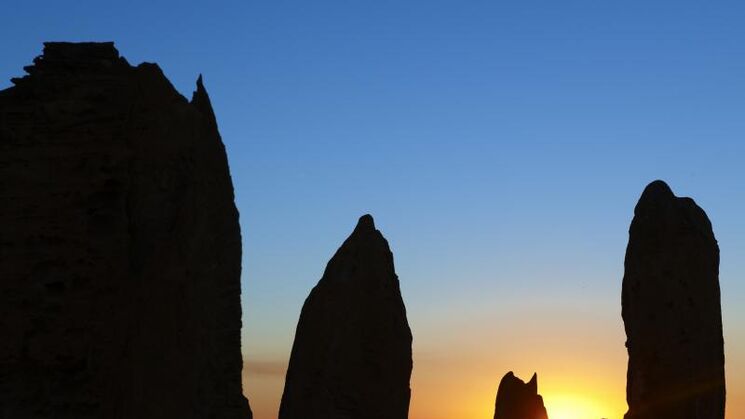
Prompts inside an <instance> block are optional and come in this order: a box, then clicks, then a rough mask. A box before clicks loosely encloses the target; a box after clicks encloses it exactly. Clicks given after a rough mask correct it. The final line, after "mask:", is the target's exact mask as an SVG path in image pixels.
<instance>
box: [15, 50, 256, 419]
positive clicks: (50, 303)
mask: <svg viewBox="0 0 745 419" xmlns="http://www.w3.org/2000/svg"><path fill="white" fill-rule="evenodd" d="M26 71H27V72H28V75H27V76H24V77H22V78H19V79H14V80H13V81H14V84H15V86H13V87H10V88H8V89H5V90H2V91H0V179H2V185H0V189H2V194H3V197H4V198H7V199H0V236H2V241H3V243H2V244H0V247H1V249H0V312H1V315H0V339H2V344H0V377H2V379H0V417H3V418H5V417H7V418H32V417H33V418H37V419H52V418H61V417H65V418H75V419H98V418H138V419H161V418H180V419H215V418H220V419H248V418H250V417H251V411H250V409H249V407H248V403H247V401H246V399H245V397H244V396H243V395H242V391H241V378H242V377H241V368H242V358H241V350H240V346H241V337H240V332H241V305H240V294H241V286H240V270H241V234H240V227H239V224H238V212H237V209H236V207H235V204H234V200H233V186H232V181H231V178H230V172H229V168H228V164H227V156H226V154H225V150H224V147H223V144H222V141H221V140H220V135H219V132H218V130H217V126H216V125H215V124H214V123H213V119H209V118H208V117H206V116H205V112H204V109H206V108H205V106H204V104H208V103H209V101H208V98H207V95H206V91H204V88H203V86H201V88H200V86H198V90H200V89H201V94H200V95H201V96H200V97H201V99H200V100H201V101H202V102H201V103H202V106H201V109H200V108H198V107H197V106H195V105H193V104H190V103H189V102H187V101H186V99H185V98H184V97H183V96H181V95H180V94H179V93H178V92H176V90H175V89H174V88H173V86H172V85H171V83H170V82H169V81H168V79H167V78H166V77H165V75H164V74H163V72H162V71H160V69H159V68H158V67H157V66H156V65H154V64H141V65H138V66H137V67H132V66H130V65H129V64H128V63H127V62H126V60H124V58H122V57H120V56H119V52H118V51H117V50H116V48H114V44H113V43H111V42H105V43H68V42H51V43H46V44H45V46H44V53H43V55H41V56H39V57H37V58H36V59H34V65H32V66H28V67H26ZM200 84H201V83H200ZM197 102H199V101H197ZM209 114H210V115H211V109H210V111H209ZM207 116H209V115H207Z"/></svg>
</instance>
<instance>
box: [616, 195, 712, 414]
mask: <svg viewBox="0 0 745 419" xmlns="http://www.w3.org/2000/svg"><path fill="white" fill-rule="evenodd" d="M629 236H630V237H629V244H628V247H627V249H626V260H625V263H624V267H625V274H624V277H623V295H622V306H623V313H622V314H623V320H624V324H625V327H626V336H627V341H626V346H627V348H628V352H629V366H628V377H627V379H628V381H627V386H626V398H627V402H628V405H629V411H628V413H626V416H625V417H626V419H652V418H655V419H659V418H675V419H721V418H723V417H724V402H725V383H724V343H723V338H722V316H721V308H720V298H719V248H718V246H717V241H716V239H715V238H714V233H713V232H712V228H711V223H710V222H709V219H708V217H707V216H706V213H704V211H703V210H702V209H701V208H699V207H698V205H696V203H695V202H694V201H693V200H692V199H690V198H678V197H676V196H675V195H673V193H672V191H671V190H670V188H669V187H668V186H667V185H666V184H665V183H664V182H662V181H659V180H658V181H655V182H652V183H651V184H649V186H647V188H646V189H645V190H644V193H642V196H641V198H640V199H639V203H638V204H637V205H636V208H635V209H634V220H633V221H632V222H631V228H630V231H629Z"/></svg>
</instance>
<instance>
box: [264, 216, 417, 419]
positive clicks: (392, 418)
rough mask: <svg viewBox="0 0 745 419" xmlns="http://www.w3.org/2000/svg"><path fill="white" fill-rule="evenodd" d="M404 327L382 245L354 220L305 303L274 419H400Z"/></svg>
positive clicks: (405, 391)
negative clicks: (277, 416)
mask: <svg viewBox="0 0 745 419" xmlns="http://www.w3.org/2000/svg"><path fill="white" fill-rule="evenodd" d="M411 340H412V338H411V330H410V329H409V325H408V322H407V320H406V309H405V308H404V303H403V299H402V298H401V292H400V290H399V282H398V277H397V276H396V273H395V271H394V267H393V255H392V254H391V251H390V250H389V248H388V242H387V241H386V240H385V238H383V236H382V235H381V234H380V232H379V231H378V230H376V229H375V224H374V222H373V218H372V217H371V216H369V215H365V216H363V217H362V218H360V220H359V223H358V224H357V227H356V228H355V229H354V232H353V233H352V235H351V236H349V238H348V239H347V240H346V241H345V242H344V244H343V245H342V246H341V248H339V250H338V251H337V252H336V254H335V255H334V257H333V258H332V259H331V261H329V263H328V265H327V266H326V271H325V272H324V274H323V277H322V278H321V280H320V281H319V282H318V284H317V285H316V286H315V287H314V288H313V290H312V291H311V293H310V295H309V296H308V298H307V299H306V300H305V304H304V305H303V309H302V312H301V314H300V320H299V322H298V326H297V331H296V334H295V342H294V344H293V347H292V355H291V358H290V364H289V367H288V370H287V379H286V381H285V389H284V394H283V395H282V403H281V406H280V411H279V418H280V419H336V418H345V419H406V418H407V416H408V410H409V398H410V389H409V378H410V376H411V369H412V360H411Z"/></svg>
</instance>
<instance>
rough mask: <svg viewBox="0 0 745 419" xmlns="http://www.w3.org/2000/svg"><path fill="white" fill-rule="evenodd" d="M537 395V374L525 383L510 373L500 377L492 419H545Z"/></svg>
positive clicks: (544, 409)
mask: <svg viewBox="0 0 745 419" xmlns="http://www.w3.org/2000/svg"><path fill="white" fill-rule="evenodd" d="M547 418H548V415H547V413H546V407H545V406H544V405H543V397H541V396H540V395H539V394H538V374H537V373H534V374H533V377H532V378H531V379H530V381H529V382H527V383H525V382H523V381H522V380H521V379H519V378H517V377H516V376H515V374H514V373H513V372H512V371H510V372H508V373H507V374H505V375H504V377H502V381H500V382H499V389H498V390H497V399H496V402H495V405H494V419H547Z"/></svg>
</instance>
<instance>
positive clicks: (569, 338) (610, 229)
mask: <svg viewBox="0 0 745 419" xmlns="http://www.w3.org/2000/svg"><path fill="white" fill-rule="evenodd" d="M64 3H67V4H64ZM743 22H745V5H743V3H742V2H735V1H732V2H729V1H717V2H704V1H683V0H678V1H649V0H647V1H625V2H620V1H617V2H600V1H597V0H587V1H541V2H539V1H531V0H520V1H463V0H461V1H437V0H427V1H424V0H422V1H403V0H397V1H388V0H375V1H363V0H344V1H307V0H305V1H293V2H289V1H281V0H272V1H230V2H199V3H194V2H184V1H178V2H176V1H161V0H149V1H141V0H136V1H128V2H119V3H112V4H106V2H101V1H90V0H85V1H80V0H79V1H75V2H71V1H69V2H63V1H48V0H45V1H36V2H21V1H16V2H14V3H13V4H12V8H10V7H5V13H4V19H3V25H0V46H1V48H0V50H1V51H2V59H0V79H1V80H2V81H0V87H2V88H4V87H7V86H9V85H10V83H9V81H8V80H9V79H10V77H14V76H18V75H21V74H22V67H23V66H24V65H27V64H29V63H30V62H31V60H32V59H33V57H34V56H35V55H38V54H40V52H41V48H42V45H41V43H42V41H47V40H72V41H85V40H99V41H108V40H113V41H115V42H116V44H117V47H118V49H119V51H120V52H121V53H122V55H124V56H125V57H127V59H128V60H129V61H130V62H131V63H135V64H136V63H140V62H142V61H150V62H158V63H159V64H160V66H161V68H163V70H164V72H165V73H166V75H167V76H168V77H169V78H170V79H171V81H172V82H173V84H174V86H175V87H176V88H177V89H178V90H179V91H181V92H182V93H183V94H184V95H186V96H187V97H190V95H191V91H192V90H193V89H194V81H195V80H196V78H197V75H198V74H199V73H203V74H204V78H205V84H206V86H207V89H208V91H209V93H210V95H211V98H212V102H213V105H214V108H215V111H216V113H217V118H218V122H219V124H220V129H221V132H222V135H223V139H224V142H225V144H226V147H227V149H228V153H229V159H230V164H231V170H232V174H233V181H234V183H235V189H236V199H237V204H238V208H239V210H240V212H241V225H242V228H243V237H244V260H243V263H244V269H243V279H242V281H243V302H244V319H243V321H244V329H243V352H244V357H245V359H246V362H247V364H246V365H247V368H246V371H245V377H246V378H245V391H246V393H247V394H248V396H249V398H250V401H251V405H252V407H253V409H254V411H255V413H256V416H255V417H256V419H272V418H275V417H276V412H277V406H278V400H279V397H280V395H281V390H282V385H283V381H284V372H285V368H286V364H287V360H288V356H289V352H290V348H291V344H292V339H293V335H294V330H295V325H296V322H297V319H298V316H299V312H300V308H301V306H302V303H303V301H304V299H305V297H306V296H307V294H308V292H309V291H310V289H311V288H312V287H313V285H315V283H316V282H317V281H318V279H319V278H320V277H321V274H322V272H323V269H324V267H325V264H326V262H327V261H328V259H329V258H330V257H331V256H332V254H333V252H334V251H335V250H336V248H337V247H338V246H339V245H340V244H341V242H342V241H343V240H344V239H345V238H346V237H347V235H348V234H349V233H350V232H351V231H352V228H353V227H354V224H355V222H356V220H357V218H358V217H359V216H360V215H362V214H364V213H368V212H369V213H372V214H373V215H374V216H375V219H376V223H377V226H378V228H379V229H380V230H381V231H382V232H383V234H384V235H385V236H386V237H387V238H388V240H389V242H390V244H391V247H392V250H393V253H394V256H395V261H396V269H397V272H398V274H399V277H400V280H401V288H402V292H403V296H404V300H405V302H406V305H407V310H408V316H409V322H410V324H411V328H412V331H413V334H414V371H413V376H412V382H411V383H412V402H411V414H410V418H411V419H486V418H491V416H492V414H493V403H494V396H495V391H496V388H497V385H498V383H499V380H500V378H501V377H502V376H503V375H504V374H505V373H506V372H507V371H509V370H514V371H515V373H516V374H517V375H518V376H520V377H522V378H524V379H529V378H530V375H531V374H532V373H533V372H534V371H537V372H538V376H539V391H540V392H541V393H542V394H543V395H544V398H545V401H546V404H547V407H548V410H549V416H550V418H551V419H569V418H573V419H598V418H600V417H601V416H605V417H608V418H612V419H620V418H621V417H622V415H623V413H624V411H625V409H626V404H625V394H624V392H625V378H626V377H625V372H626V360H627V358H626V352H625V348H624V340H625V336H624V332H623V324H622V320H621V314H620V313H621V307H620V288H621V278H622V276H623V257H624V251H625V246H626V242H627V239H628V235H627V230H628V225H629V223H630V221H631V217H632V215H633V208H634V205H635V203H636V200H637V199H638V197H639V195H640V194H641V191H642V189H643V188H644V186H645V185H646V184H647V183H648V182H650V181H652V180H654V179H657V178H661V179H664V180H666V181H667V182H668V183H669V184H670V186H671V187H672V189H673V190H674V191H675V193H676V194H678V195H681V196H682V195H686V196H691V197H693V198H694V199H695V200H696V201H697V202H698V203H699V205H701V206H702V207H703V208H704V209H705V210H706V211H707V213H708V215H709V217H710V218H711V220H712V223H713V226H714V230H715V234H716V235H717V238H718V240H719V244H720V247H721V269H720V272H721V289H722V306H723V310H724V313H723V317H724V318H723V320H724V328H725V345H726V348H725V350H726V359H727V379H728V382H727V385H728V403H727V418H728V419H737V418H742V417H745V378H743V377H745V285H744V284H743V281H742V277H743V274H745V258H744V257H743V255H744V254H745V221H744V219H745V188H744V186H745V164H743V163H744V160H745V141H744V139H745V117H744V115H745V25H743Z"/></svg>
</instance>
